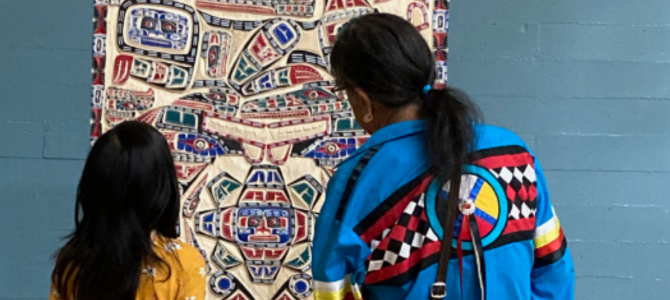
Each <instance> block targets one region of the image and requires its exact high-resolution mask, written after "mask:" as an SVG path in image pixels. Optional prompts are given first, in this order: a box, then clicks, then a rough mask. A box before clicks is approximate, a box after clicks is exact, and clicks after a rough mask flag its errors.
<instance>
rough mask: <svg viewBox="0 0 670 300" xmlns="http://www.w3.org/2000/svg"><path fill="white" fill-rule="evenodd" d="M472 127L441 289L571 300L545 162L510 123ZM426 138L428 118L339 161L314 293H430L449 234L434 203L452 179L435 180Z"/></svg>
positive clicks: (383, 134)
mask: <svg viewBox="0 0 670 300" xmlns="http://www.w3.org/2000/svg"><path fill="white" fill-rule="evenodd" d="M476 132H477V139H476V147H475V151H474V152H473V153H471V154H472V163H471V164H468V165H466V166H464V168H463V175H462V177H461V190H460V194H459V195H460V196H459V199H460V203H459V209H460V212H461V213H460V214H459V216H458V219H457V222H456V228H455V232H454V238H453V240H452V241H450V242H451V243H452V247H453V250H452V251H451V253H452V256H451V260H450V262H449V270H448V272H447V273H448V274H447V275H448V277H447V278H448V279H447V297H446V298H445V299H450V300H451V299H453V300H455V299H543V300H544V299H547V300H549V299H562V300H563V299H573V298H574V278H575V275H574V268H573V264H572V259H571V258H570V251H569V249H568V247H567V243H566V238H565V236H564V235H563V231H562V229H561V226H560V223H559V221H558V218H557V216H556V213H555V211H554V210H553V208H552V205H551V202H550V200H549V193H548V191H547V186H546V182H545V178H544V174H543V172H542V168H541V167H540V164H539V162H538V161H537V159H536V158H535V156H534V154H533V153H532V152H531V151H530V150H529V149H528V147H527V146H526V144H525V143H524V142H523V141H522V140H521V139H520V138H519V137H518V136H517V135H515V134H514V133H512V132H510V131H508V130H505V129H502V128H499V127H493V126H487V125H476ZM425 139H426V136H425V123H424V122H423V121H407V122H402V123H398V124H393V125H390V126H387V127H385V128H383V129H381V130H379V131H378V132H376V133H375V134H373V135H372V137H370V139H369V140H368V141H367V142H366V143H365V144H364V145H363V146H362V147H361V148H360V149H358V150H357V152H355V153H354V154H353V155H352V156H350V157H349V158H348V159H347V160H346V161H344V162H343V163H342V164H341V165H340V166H339V167H338V169H337V172H336V173H335V175H334V176H333V178H331V180H330V183H329V185H328V190H327V195H326V202H325V203H324V206H323V208H322V210H321V214H320V215H319V217H318V220H317V223H316V233H315V240H314V257H313V275H314V280H315V282H314V294H315V298H316V299H317V300H320V299H328V300H331V299H366V300H373V299H383V300H395V299H429V297H430V287H431V285H432V284H433V283H434V282H435V279H436V274H437V264H438V259H439V252H440V246H441V243H442V236H443V230H442V223H441V222H442V217H441V216H439V215H438V214H437V213H436V206H437V204H438V203H437V202H438V201H444V200H440V199H446V195H447V194H448V192H449V189H448V187H449V186H448V185H445V186H439V184H437V183H436V182H435V181H434V180H433V179H434V178H433V176H432V175H431V173H430V172H429V170H428V169H429V166H430V163H429V160H428V156H427V151H426V148H425ZM440 193H442V196H444V197H438V195H440Z"/></svg>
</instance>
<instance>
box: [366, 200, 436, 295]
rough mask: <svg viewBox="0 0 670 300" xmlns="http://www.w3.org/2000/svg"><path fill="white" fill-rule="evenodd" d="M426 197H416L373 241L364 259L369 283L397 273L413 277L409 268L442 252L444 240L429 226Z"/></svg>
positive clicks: (397, 274)
mask: <svg viewBox="0 0 670 300" xmlns="http://www.w3.org/2000/svg"><path fill="white" fill-rule="evenodd" d="M424 197H425V194H422V195H420V196H418V197H416V198H414V199H413V200H412V201H411V202H410V203H409V204H408V205H407V207H406V208H405V211H404V212H403V214H402V216H400V218H399V219H398V221H397V222H396V223H395V224H394V225H393V226H392V227H391V228H389V229H387V230H384V232H383V233H382V234H381V235H380V236H379V237H377V238H376V239H375V240H373V241H372V242H371V245H370V248H371V250H372V253H371V254H370V256H369V257H368V260H367V261H366V262H365V265H366V268H367V270H368V274H367V276H366V277H365V283H366V284H374V283H378V282H380V281H383V280H387V279H390V278H392V277H396V276H402V277H413V273H412V274H408V271H409V270H410V269H412V267H414V266H415V265H417V264H419V263H420V262H421V261H422V260H423V259H425V258H427V257H429V256H431V255H433V254H435V253H437V252H438V251H439V249H440V244H441V243H440V241H439V240H438V238H437V235H435V233H434V232H433V230H432V229H431V228H430V223H429V222H428V218H427V216H426V209H425V205H424V203H425V202H424Z"/></svg>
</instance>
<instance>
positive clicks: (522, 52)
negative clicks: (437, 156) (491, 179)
mask: <svg viewBox="0 0 670 300" xmlns="http://www.w3.org/2000/svg"><path fill="white" fill-rule="evenodd" d="M91 2H92V1H53V0H31V1H4V3H3V8H2V9H0V101H1V102H0V103H2V106H1V109H0V141H2V144H1V146H0V300H6V299H46V297H47V296H48V285H49V274H50V272H51V269H52V262H51V260H50V258H51V256H52V254H53V253H54V251H55V250H56V249H57V247H58V246H59V245H60V244H61V240H60V237H62V236H64V235H65V234H67V233H68V232H69V230H70V229H71V228H72V224H73V206H74V197H75V190H76V182H77V180H78V177H79V175H80V172H81V169H82V168H83V159H84V158H85V155H86V152H87V150H88V132H89V126H88V119H89V116H90V109H89V103H90V81H91V73H90V69H91V67H90V65H91V58H90V57H91V50H90V49H91V31H92V29H91V27H92V25H91V19H92V3H91ZM669 23H670V4H668V3H667V0H641V1H635V2H632V1H623V0H588V1H585V0H562V1H537V0H496V1H493V0H488V1H484V0H454V2H453V3H452V22H451V26H452V31H451V39H450V46H451V53H450V55H451V57H450V83H451V84H452V85H454V86H457V87H460V88H463V89H464V90H466V91H467V92H469V93H470V94H471V95H472V96H473V98H474V99H475V100H476V101H477V102H478V103H479V104H480V105H481V106H482V108H483V110H484V112H485V116H486V119H487V121H488V122H489V123H492V124H497V125H502V126H505V127H508V128H510V129H513V130H515V131H516V132H518V133H520V134H521V135H522V136H523V137H524V138H525V139H526V140H527V142H528V143H529V144H530V145H531V146H532V147H533V148H534V149H535V151H536V152H537V155H538V156H539V158H540V160H541V161H542V162H543V166H544V168H545V170H546V173H547V177H548V180H549V185H550V190H551V191H552V195H553V201H554V204H555V206H556V209H557V211H558V213H559V215H560V216H561V220H562V224H563V226H564V228H565V231H566V234H567V235H568V237H569V241H570V246H571V247H572V251H573V258H574V260H575V263H576V268H577V275H578V283H577V294H578V297H577V298H578V299H614V300H619V299H621V300H623V299H626V300H627V299H669V298H670V288H668V282H669V281H670V263H668V260H667V259H666V257H667V255H666V254H667V253H668V252H670V246H669V245H668V240H669V239H670V238H669V236H670V229H668V228H669V225H670V224H669V223H670V218H669V217H670V213H669V205H668V203H669V201H668V200H666V197H665V193H664V191H665V189H663V187H664V186H665V185H666V184H667V182H670V159H665V157H666V156H665V155H664V154H666V152H667V151H668V150H670V139H668V137H669V136H670V127H669V126H668V122H666V121H665V118H666V117H667V116H668V115H670V101H668V100H670V89H668V87H669V83H670V65H669V64H668V62H670V43H669V42H668V41H669V40H670V25H668V24H669Z"/></svg>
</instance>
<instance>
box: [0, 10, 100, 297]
mask: <svg viewBox="0 0 670 300" xmlns="http://www.w3.org/2000/svg"><path fill="white" fill-rule="evenodd" d="M92 18H93V1H71V0H68V1H53V0H30V1H2V8H0V299H3V300H5V299H26V300H27V299H47V298H48V297H49V282H50V275H51V270H52V269H53V262H52V260H51V258H52V256H53V254H54V252H55V251H56V249H57V248H58V247H59V246H60V245H61V239H60V238H61V237H63V236H65V235H66V234H68V233H69V232H70V231H71V229H72V228H73V224H74V201H75V193H76V185H77V181H78V179H79V176H80V174H81V170H82V168H83V166H84V161H83V160H84V159H85V157H86V153H87V152H88V149H89V146H88V140H89V138H88V135H89V130H90V126H89V125H88V120H89V118H90V116H91V109H90V105H91V104H90V102H91V87H90V85H91V82H92V75H91V57H92V55H91V49H92V32H93V29H92V27H93V25H92Z"/></svg>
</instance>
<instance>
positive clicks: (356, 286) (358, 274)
mask: <svg viewBox="0 0 670 300" xmlns="http://www.w3.org/2000/svg"><path fill="white" fill-rule="evenodd" d="M336 177H337V176H336ZM345 180H346V179H345ZM336 183H337V178H335V177H333V179H332V180H331V181H330V183H329V184H328V189H327V195H326V202H325V203H324V206H323V208H322V209H321V214H320V215H319V218H318V219H317V221H316V229H315V235H314V236H315V237H314V251H313V252H314V261H313V272H312V274H313V275H314V298H315V299H316V300H340V299H362V295H361V290H360V286H361V284H362V283H363V279H364V277H365V266H364V262H365V258H366V257H367V255H368V254H369V252H370V249H369V248H368V246H367V245H365V243H363V241H362V240H361V239H360V238H359V236H358V235H357V234H356V233H355V232H354V231H353V228H352V226H354V225H355V224H353V225H351V224H349V225H348V224H347V219H348V218H347V217H346V216H345V218H344V219H343V221H338V220H336V218H335V215H336V212H337V210H338V207H339V205H340V199H339V198H340V197H341V193H339V192H338V191H337V188H336V187H334V186H333V185H335V184H336Z"/></svg>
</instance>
